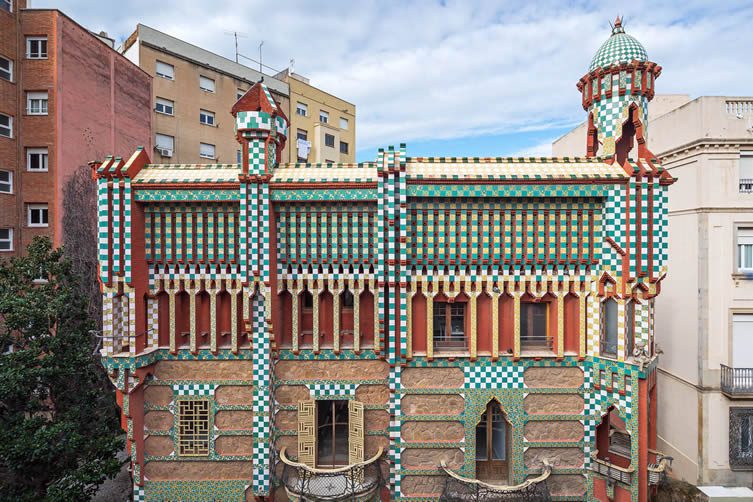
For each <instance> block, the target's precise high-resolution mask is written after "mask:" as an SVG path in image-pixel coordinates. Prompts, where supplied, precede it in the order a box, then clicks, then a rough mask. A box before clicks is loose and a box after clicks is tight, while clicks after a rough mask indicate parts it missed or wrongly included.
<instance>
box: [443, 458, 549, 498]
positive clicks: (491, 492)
mask: <svg viewBox="0 0 753 502" xmlns="http://www.w3.org/2000/svg"><path fill="white" fill-rule="evenodd" d="M440 467H441V468H442V470H443V471H444V472H445V474H447V482H446V483H445V487H444V491H443V492H442V496H441V497H440V499H439V500H441V501H446V502H455V501H458V502H460V501H462V502H481V501H483V502H498V501H499V502H503V501H531V502H549V501H551V500H552V497H551V495H550V493H549V487H548V486H547V484H546V480H547V478H549V475H550V474H551V473H552V466H551V465H550V464H549V463H548V462H545V463H544V471H543V472H542V473H541V474H540V475H539V476H536V477H535V478H529V479H526V480H525V481H523V482H522V483H520V484H517V485H495V484H491V483H486V482H484V481H480V480H478V479H473V478H467V477H465V476H461V475H460V474H457V473H456V472H453V471H452V470H450V469H449V468H448V467H447V464H445V462H444V461H442V462H440Z"/></svg>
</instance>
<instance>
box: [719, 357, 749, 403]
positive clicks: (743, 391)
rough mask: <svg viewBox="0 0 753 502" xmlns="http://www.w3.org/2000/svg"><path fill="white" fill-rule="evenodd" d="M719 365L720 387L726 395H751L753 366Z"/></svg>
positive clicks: (739, 396) (741, 396) (740, 396)
mask: <svg viewBox="0 0 753 502" xmlns="http://www.w3.org/2000/svg"><path fill="white" fill-rule="evenodd" d="M721 367H722V378H721V387H722V392H723V393H724V394H725V395H726V396H727V397H731V398H749V397H753V368H730V367H729V366H725V365H724V364H722V365H721Z"/></svg>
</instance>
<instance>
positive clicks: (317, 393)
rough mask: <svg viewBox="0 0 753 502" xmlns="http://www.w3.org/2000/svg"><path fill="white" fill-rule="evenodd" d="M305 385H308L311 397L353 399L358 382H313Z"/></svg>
mask: <svg viewBox="0 0 753 502" xmlns="http://www.w3.org/2000/svg"><path fill="white" fill-rule="evenodd" d="M306 387H308V389H309V394H311V398H312V399H325V398H327V399H355V397H356V389H357V388H358V384H352V383H315V384H309V385H307V386H306Z"/></svg>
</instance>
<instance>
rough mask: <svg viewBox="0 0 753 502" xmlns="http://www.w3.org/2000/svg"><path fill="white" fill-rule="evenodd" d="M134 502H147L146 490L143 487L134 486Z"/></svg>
mask: <svg viewBox="0 0 753 502" xmlns="http://www.w3.org/2000/svg"><path fill="white" fill-rule="evenodd" d="M133 502H146V490H144V487H143V486H137V485H134V486H133Z"/></svg>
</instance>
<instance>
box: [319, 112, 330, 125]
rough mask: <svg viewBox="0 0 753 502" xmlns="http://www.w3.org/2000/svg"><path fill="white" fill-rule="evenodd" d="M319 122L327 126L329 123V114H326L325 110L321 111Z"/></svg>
mask: <svg viewBox="0 0 753 502" xmlns="http://www.w3.org/2000/svg"><path fill="white" fill-rule="evenodd" d="M319 122H321V123H322V124H326V123H327V122H329V113H327V112H325V111H324V110H320V111H319Z"/></svg>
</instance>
